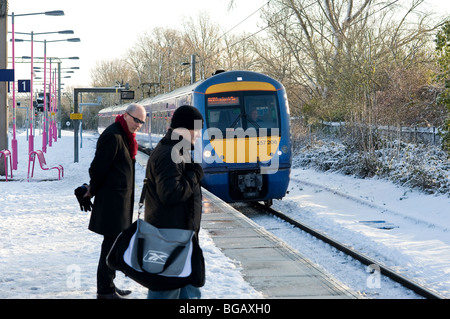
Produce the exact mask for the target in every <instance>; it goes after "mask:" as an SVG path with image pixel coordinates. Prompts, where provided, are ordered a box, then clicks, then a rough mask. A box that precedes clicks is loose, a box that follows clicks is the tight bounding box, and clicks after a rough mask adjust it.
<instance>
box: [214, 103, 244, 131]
mask: <svg viewBox="0 0 450 319" xmlns="http://www.w3.org/2000/svg"><path fill="white" fill-rule="evenodd" d="M207 105H208V112H207V114H208V127H216V128H218V129H220V130H221V131H222V132H227V131H233V130H235V129H236V128H241V127H242V117H241V105H240V98H239V97H238V96H228V95H227V96H212V97H208V99H207Z"/></svg>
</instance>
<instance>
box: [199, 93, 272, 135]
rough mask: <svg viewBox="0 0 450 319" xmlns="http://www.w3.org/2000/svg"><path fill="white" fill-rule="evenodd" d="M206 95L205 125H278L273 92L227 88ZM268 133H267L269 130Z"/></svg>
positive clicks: (223, 128) (226, 128) (225, 128)
mask: <svg viewBox="0 0 450 319" xmlns="http://www.w3.org/2000/svg"><path fill="white" fill-rule="evenodd" d="M206 99H207V126H208V128H213V127H214V128H218V129H220V130H221V131H222V132H224V133H226V132H233V131H235V130H236V129H238V128H241V129H244V130H247V129H248V128H254V129H256V131H257V132H258V129H268V130H267V131H269V132H270V129H273V128H279V127H280V124H279V123H280V120H279V112H278V103H277V96H276V94H275V93H274V92H230V93H219V94H211V95H208V96H207V97H206ZM269 134H270V133H269Z"/></svg>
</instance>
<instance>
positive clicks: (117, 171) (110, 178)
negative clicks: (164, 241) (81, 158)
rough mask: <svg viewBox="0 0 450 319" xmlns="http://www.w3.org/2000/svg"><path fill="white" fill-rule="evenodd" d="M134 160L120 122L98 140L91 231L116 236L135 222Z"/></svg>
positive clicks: (93, 164) (111, 126) (93, 170)
mask: <svg viewBox="0 0 450 319" xmlns="http://www.w3.org/2000/svg"><path fill="white" fill-rule="evenodd" d="M134 165H135V160H134V159H132V158H131V155H130V151H129V146H128V142H127V136H126V134H125V131H124V130H123V128H122V126H121V125H120V123H119V122H116V123H113V124H111V125H110V126H108V127H107V128H106V129H105V130H104V131H103V133H102V134H101V135H100V137H99V139H98V141H97V149H96V152H95V157H94V159H93V161H92V163H91V166H90V168H89V175H90V177H91V181H90V186H91V195H92V196H95V199H94V205H93V209H92V214H91V220H90V223H89V229H90V230H92V231H93V232H96V233H99V234H101V235H105V236H112V237H115V236H117V235H118V234H119V233H120V232H121V231H122V230H124V229H125V228H127V227H128V226H129V225H130V224H131V221H132V216H133V205H134V174H135V166H134Z"/></svg>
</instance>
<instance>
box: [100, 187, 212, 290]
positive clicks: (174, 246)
mask: <svg viewBox="0 0 450 319" xmlns="http://www.w3.org/2000/svg"><path fill="white" fill-rule="evenodd" d="M145 188H146V179H145V180H144V185H143V188H142V193H141V198H140V201H139V210H138V218H137V220H136V221H135V222H134V223H133V224H131V225H130V226H129V227H128V228H127V229H125V230H124V231H123V232H121V233H120V234H119V235H118V237H117V238H116V241H115V242H114V245H113V247H112V248H111V250H110V252H109V254H108V256H107V257H106V263H107V265H108V267H109V268H111V269H113V270H119V271H122V272H123V273H124V274H125V275H127V276H128V277H130V278H131V279H133V280H134V281H136V282H138V283H140V284H141V285H143V286H145V287H147V288H149V289H151V290H156V291H162V290H173V289H177V288H181V287H184V286H186V285H188V284H190V285H193V286H196V287H202V286H203V285H204V284H205V264H204V258H203V252H202V249H201V248H200V246H199V243H198V238H197V236H196V234H195V231H194V230H187V229H176V228H157V227H155V226H153V225H151V224H150V223H147V222H146V221H145V220H143V219H141V218H140V212H141V208H142V206H143V205H144V199H145ZM190 220H193V216H190Z"/></svg>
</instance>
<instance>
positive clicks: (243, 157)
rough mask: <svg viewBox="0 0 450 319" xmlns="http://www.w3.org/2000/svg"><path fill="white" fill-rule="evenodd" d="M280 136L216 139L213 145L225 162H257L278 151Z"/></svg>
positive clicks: (265, 159)
mask: <svg viewBox="0 0 450 319" xmlns="http://www.w3.org/2000/svg"><path fill="white" fill-rule="evenodd" d="M279 143H280V137H279V136H269V137H245V138H236V139H235V138H228V139H215V140H213V141H211V145H212V147H213V148H214V151H215V152H216V156H218V157H221V158H222V160H223V162H225V163H255V162H257V161H258V160H259V161H260V162H265V161H268V160H270V159H271V158H272V157H273V155H274V154H275V152H276V151H277V148H278V144H279Z"/></svg>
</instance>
